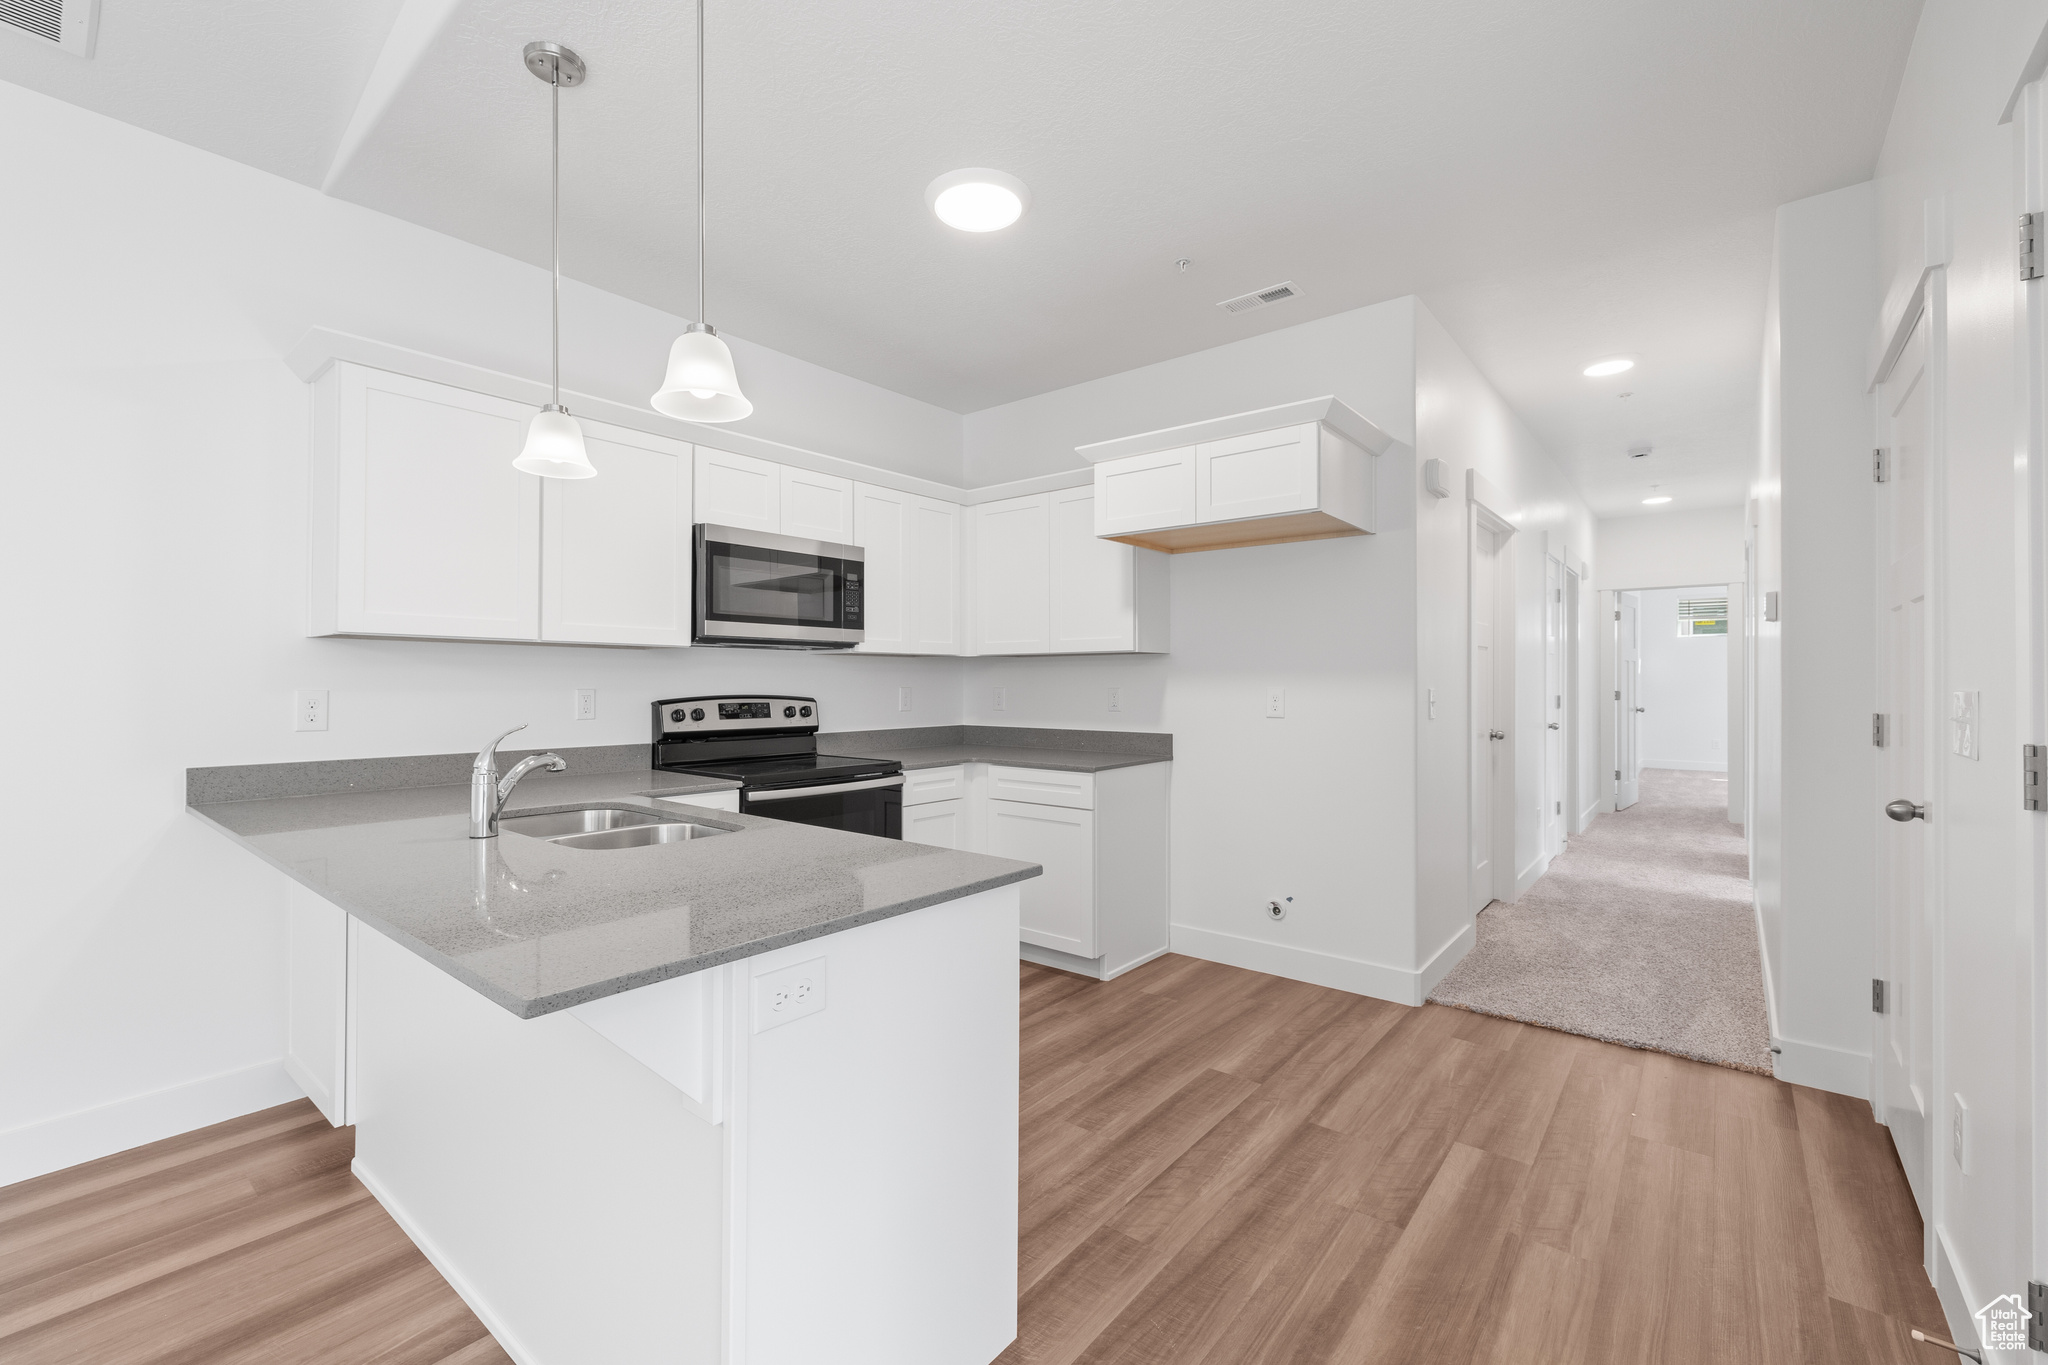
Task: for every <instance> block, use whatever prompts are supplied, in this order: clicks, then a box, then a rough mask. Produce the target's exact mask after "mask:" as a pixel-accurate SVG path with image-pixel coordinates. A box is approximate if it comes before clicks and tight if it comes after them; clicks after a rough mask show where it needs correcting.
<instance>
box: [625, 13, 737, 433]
mask: <svg viewBox="0 0 2048 1365" xmlns="http://www.w3.org/2000/svg"><path fill="white" fill-rule="evenodd" d="M697 316H698V317H699V318H700V319H701V318H703V317H704V316H706V313H705V307H704V0H697ZM647 401H648V402H649V403H651V404H652V405H653V407H654V410H655V411H656V412H659V413H664V414H666V415H667V416H670V417H679V418H681V419H682V420H683V421H685V422H737V421H739V420H740V419H741V418H742V417H745V416H746V415H747V414H748V413H750V412H752V411H753V410H754V405H753V404H752V403H749V402H748V401H747V399H746V395H744V394H742V393H741V392H740V377H739V373H738V372H737V371H736V370H734V368H733V363H732V351H731V350H730V349H728V348H727V346H726V344H725V342H724V341H723V340H721V339H720V338H719V335H718V329H717V328H716V327H713V326H712V325H711V324H710V323H708V322H702V321H699V322H693V323H691V324H690V325H689V326H688V327H686V328H684V329H683V334H682V335H681V336H679V337H677V338H676V344H675V345H673V346H671V347H669V351H668V375H667V377H666V378H664V379H663V380H662V381H661V390H660V392H658V393H656V394H655V395H654V397H652V398H650V399H648V400H647Z"/></svg>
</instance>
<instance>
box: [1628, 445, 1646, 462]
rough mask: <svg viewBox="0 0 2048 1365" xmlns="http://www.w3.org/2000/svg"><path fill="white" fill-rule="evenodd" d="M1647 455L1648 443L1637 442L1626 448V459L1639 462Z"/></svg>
mask: <svg viewBox="0 0 2048 1365" xmlns="http://www.w3.org/2000/svg"><path fill="white" fill-rule="evenodd" d="M1649 453H1650V443H1649V442H1648V441H1639V442H1637V443H1636V444H1635V445H1632V446H1630V447H1629V448H1628V457H1629V458H1630V459H1631V460H1640V459H1642V458H1643V456H1645V455H1647V454H1649Z"/></svg>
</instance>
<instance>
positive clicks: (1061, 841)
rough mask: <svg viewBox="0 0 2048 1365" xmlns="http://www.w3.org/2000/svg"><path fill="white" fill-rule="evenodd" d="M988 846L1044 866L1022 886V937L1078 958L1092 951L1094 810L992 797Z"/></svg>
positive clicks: (1091, 954) (999, 853)
mask: <svg viewBox="0 0 2048 1365" xmlns="http://www.w3.org/2000/svg"><path fill="white" fill-rule="evenodd" d="M988 851H989V852H990V853H993V854H995V855H996V856H997V857H998V858H1016V859H1018V860H1019V861H1021V862H1027V863H1037V864H1039V865H1040V866H1042V867H1043V868H1044V869H1045V871H1044V873H1043V874H1042V875H1040V876H1037V877H1033V878H1031V880H1029V881H1027V882H1024V883H1022V885H1021V887H1020V890H1021V891H1022V893H1023V911H1022V920H1021V924H1022V934H1021V937H1022V939H1023V941H1024V942H1026V943H1031V944H1036V945H1037V946H1039V947H1041V948H1051V949H1054V950H1056V951H1058V952H1062V953H1068V954H1071V955H1072V956H1074V957H1078V958H1092V957H1094V956H1096V951H1095V813H1094V812H1093V811H1086V810H1074V809H1072V808H1070V807H1067V806H1040V805H1033V804H1031V803H1029V802H1025V801H990V802H989V803H988Z"/></svg>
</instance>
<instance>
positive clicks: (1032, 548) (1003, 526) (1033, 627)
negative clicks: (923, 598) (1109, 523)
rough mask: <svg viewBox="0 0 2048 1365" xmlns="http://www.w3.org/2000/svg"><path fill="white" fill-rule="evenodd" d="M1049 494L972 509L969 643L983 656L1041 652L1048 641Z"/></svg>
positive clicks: (1050, 588)
mask: <svg viewBox="0 0 2048 1365" xmlns="http://www.w3.org/2000/svg"><path fill="white" fill-rule="evenodd" d="M1051 510H1052V499H1051V496H1050V495H1049V494H1045V493H1037V494H1033V495H1032V496H1030V497H1026V498H1006V499H1004V500H1003V501H1001V502H985V503H982V504H981V505H980V506H978V507H976V508H975V509H974V534H975V541H974V562H975V585H974V586H975V594H974V596H975V602H974V615H975V639H976V644H977V646H978V647H979V649H980V652H981V653H983V654H1043V653H1045V652H1046V650H1047V649H1048V648H1050V643H1051V638H1052V622H1051V615H1052V558H1051V532H1050V528H1049V525H1048V520H1049V517H1050V514H1051Z"/></svg>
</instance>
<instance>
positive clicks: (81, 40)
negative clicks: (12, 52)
mask: <svg viewBox="0 0 2048 1365" xmlns="http://www.w3.org/2000/svg"><path fill="white" fill-rule="evenodd" d="M98 11H99V0H0V28H11V29H14V30H16V31H18V32H21V33H26V34H28V35H29V36H30V37H32V38H36V39H40V40H41V41H43V42H46V43H49V44H51V45H52V46H54V47H61V48H63V49H64V50H65V51H66V52H69V53H72V54H73V55H75V56H79V57H90V56H91V55H92V37H93V27H94V21H95V20H97V19H98V17H99V14H98Z"/></svg>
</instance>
